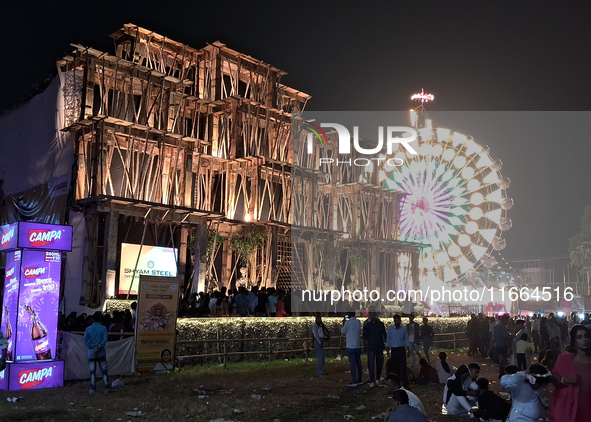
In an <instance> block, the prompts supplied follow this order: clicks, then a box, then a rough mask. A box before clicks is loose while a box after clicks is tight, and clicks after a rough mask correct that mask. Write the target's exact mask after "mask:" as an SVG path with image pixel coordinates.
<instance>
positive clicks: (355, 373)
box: [341, 312, 363, 387]
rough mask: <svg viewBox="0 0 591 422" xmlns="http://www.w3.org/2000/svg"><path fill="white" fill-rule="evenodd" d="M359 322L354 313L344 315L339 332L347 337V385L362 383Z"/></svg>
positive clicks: (353, 385)
mask: <svg viewBox="0 0 591 422" xmlns="http://www.w3.org/2000/svg"><path fill="white" fill-rule="evenodd" d="M360 331H361V323H360V322H359V321H358V320H357V318H355V313H354V312H353V313H352V314H351V315H346V316H345V320H344V324H343V328H341V334H345V335H346V337H347V357H348V358H349V369H350V370H351V382H350V383H349V384H347V387H357V386H358V385H362V384H363V381H362V375H363V368H362V367H361V338H360Z"/></svg>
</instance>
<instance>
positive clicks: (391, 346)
mask: <svg viewBox="0 0 591 422" xmlns="http://www.w3.org/2000/svg"><path fill="white" fill-rule="evenodd" d="M401 323H402V319H401V318H400V315H394V325H392V326H391V327H390V328H388V334H387V336H386V350H387V351H388V353H390V352H392V358H391V359H390V360H389V361H388V362H391V365H390V367H391V368H392V372H394V373H395V374H398V375H399V376H400V377H401V378H402V383H403V385H407V384H408V377H407V375H406V348H407V347H408V334H407V332H406V328H404V327H402V325H401ZM388 366H389V365H388V364H386V371H387V372H388V373H390V372H391V371H390V369H388Z"/></svg>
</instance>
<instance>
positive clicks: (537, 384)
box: [501, 364, 550, 422]
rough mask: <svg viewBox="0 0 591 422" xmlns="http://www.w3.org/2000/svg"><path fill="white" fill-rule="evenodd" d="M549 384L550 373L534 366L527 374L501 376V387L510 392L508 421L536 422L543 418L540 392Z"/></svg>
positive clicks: (541, 367)
mask: <svg viewBox="0 0 591 422" xmlns="http://www.w3.org/2000/svg"><path fill="white" fill-rule="evenodd" d="M549 382H550V373H549V372H548V369H546V367H544V366H542V365H539V364H534V365H532V366H531V367H530V369H529V374H526V373H525V372H517V373H516V374H510V375H503V376H502V377H501V387H503V388H506V389H507V390H509V391H510V392H511V398H512V399H513V405H512V406H511V413H510V414H509V420H510V421H511V422H522V421H523V422H530V421H537V420H538V419H540V418H543V417H545V410H544V408H543V407H542V405H541V403H540V390H541V389H542V388H544V387H545V386H546V385H547V384H548V383H549Z"/></svg>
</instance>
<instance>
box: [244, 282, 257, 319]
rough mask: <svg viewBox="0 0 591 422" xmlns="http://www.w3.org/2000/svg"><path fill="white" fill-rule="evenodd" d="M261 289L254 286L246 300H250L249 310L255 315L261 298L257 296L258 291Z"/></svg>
mask: <svg viewBox="0 0 591 422" xmlns="http://www.w3.org/2000/svg"><path fill="white" fill-rule="evenodd" d="M258 291H259V288H258V286H254V287H253V288H252V290H251V291H250V293H248V294H247V295H246V301H247V302H248V311H249V312H250V314H251V315H255V308H256V306H257V304H258V303H259V298H258V297H257V292H258Z"/></svg>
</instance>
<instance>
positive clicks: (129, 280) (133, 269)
mask: <svg viewBox="0 0 591 422" xmlns="http://www.w3.org/2000/svg"><path fill="white" fill-rule="evenodd" d="M138 256H139V260H138ZM177 261H178V249H176V248H165V247H161V246H147V245H143V246H141V245H136V244H131V243H122V244H121V265H120V267H119V294H127V293H128V292H129V294H132V295H135V294H138V291H137V286H138V281H139V278H140V276H150V277H172V278H174V277H176V276H177Z"/></svg>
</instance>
